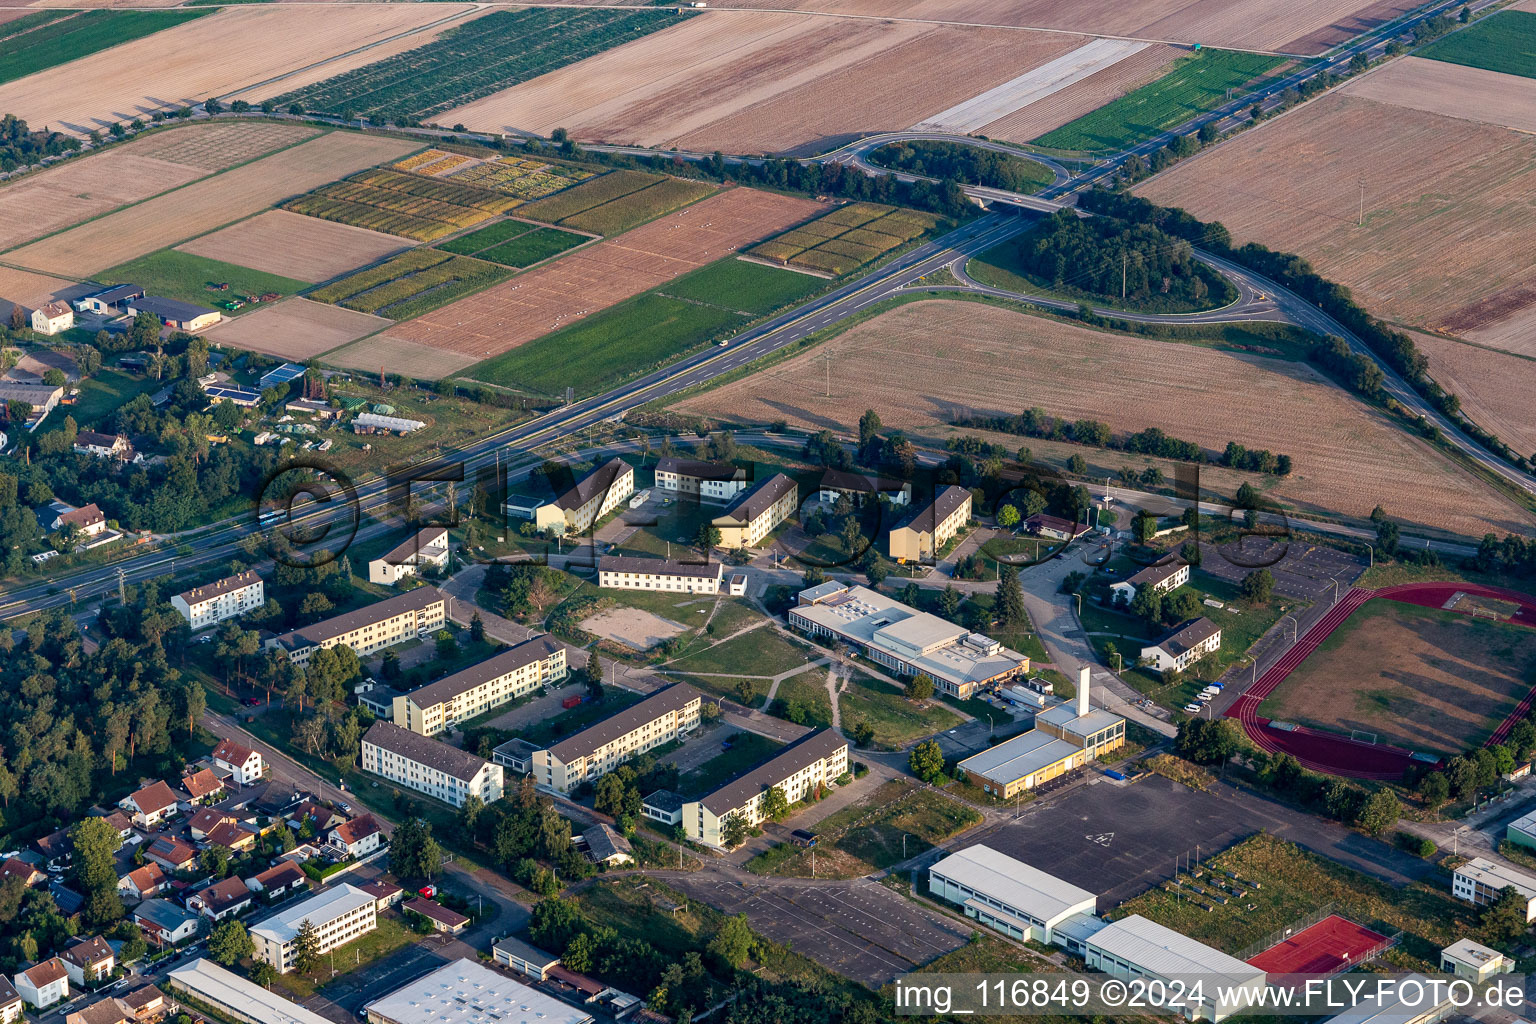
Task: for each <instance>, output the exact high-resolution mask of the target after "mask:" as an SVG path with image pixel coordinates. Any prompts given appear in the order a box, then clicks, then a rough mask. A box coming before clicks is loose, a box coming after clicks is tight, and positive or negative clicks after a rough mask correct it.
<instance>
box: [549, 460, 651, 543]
mask: <svg viewBox="0 0 1536 1024" xmlns="http://www.w3.org/2000/svg"><path fill="white" fill-rule="evenodd" d="M634 493H635V470H634V467H633V466H631V465H630V464H629V463H627V462H625V461H624V460H623V459H618V458H613V459H609V460H608V461H607V462H605V463H603V464H602V465H600V466H598V467H597V468H596V469H594V470H592V472H590V473H588V474H587V475H586V476H584V477H582V478H581V479H580V480H578V481H576V483H575V485H574V486H572V487H571V488H570V489H569V490H567V491H566V492H565V493H564V494H562V495H560V496H559V497H558V498H556V499H555V500H554V501H551V502H546V503H545V504H542V505H540V506H539V507H538V508H537V509H535V510H534V513H533V525H534V526H536V527H538V528H539V529H540V530H554V531H555V532H556V533H581V532H582V531H584V530H586V529H587V527H589V526H591V525H592V524H593V523H595V522H597V521H598V520H599V519H601V518H603V516H605V515H607V514H608V513H609V512H611V511H613V510H614V509H616V508H618V507H619V506H620V505H622V504H623V503H624V502H625V500H627V499H628V498H629V496H630V495H631V494H634Z"/></svg>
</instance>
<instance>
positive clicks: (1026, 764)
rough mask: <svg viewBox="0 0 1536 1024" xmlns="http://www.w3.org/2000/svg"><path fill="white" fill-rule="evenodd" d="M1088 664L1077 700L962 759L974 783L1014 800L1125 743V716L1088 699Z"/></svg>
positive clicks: (1080, 675) (1041, 715) (1036, 717)
mask: <svg viewBox="0 0 1536 1024" xmlns="http://www.w3.org/2000/svg"><path fill="white" fill-rule="evenodd" d="M1088 696H1089V670H1088V669H1087V668H1086V667H1084V668H1083V669H1082V670H1081V671H1080V672H1079V673H1078V683H1077V700H1076V702H1069V703H1062V704H1058V705H1056V706H1055V707H1053V708H1050V709H1049V710H1046V711H1042V712H1040V714H1038V715H1036V716H1035V727H1034V728H1033V729H1030V730H1029V731H1028V732H1023V733H1020V734H1019V735H1017V736H1015V737H1013V738H1012V739H1007V740H1004V741H1003V742H1001V743H999V744H997V745H996V746H994V747H989V748H987V749H986V750H983V751H982V752H981V753H979V754H973V755H972V756H970V757H968V758H966V759H965V760H963V761H961V762H960V763H959V765H958V766H957V767H959V768H960V770H961V771H963V772H965V774H966V776H967V777H968V778H969V780H970V783H971V785H973V786H977V787H980V789H981V790H982V791H983V792H986V793H995V794H997V795H998V796H1000V797H1002V798H1003V799H1005V800H1011V799H1013V798H1014V797H1015V796H1018V795H1019V794H1020V793H1024V792H1027V791H1028V790H1031V789H1034V788H1035V787H1036V786H1039V785H1041V784H1043V783H1046V782H1049V781H1050V780H1051V779H1054V778H1057V777H1059V776H1062V775H1065V774H1066V773H1067V772H1070V771H1072V770H1074V769H1076V768H1081V767H1082V766H1083V765H1085V764H1087V763H1088V762H1090V761H1095V760H1097V759H1099V758H1100V757H1102V756H1104V755H1105V754H1107V753H1109V752H1111V751H1114V750H1118V749H1120V748H1121V747H1123V746H1124V745H1125V719H1123V718H1121V717H1120V716H1119V715H1117V714H1114V713H1113V712H1110V711H1105V710H1103V709H1098V710H1095V709H1094V708H1093V707H1092V706H1091V705H1090V704H1089V701H1088Z"/></svg>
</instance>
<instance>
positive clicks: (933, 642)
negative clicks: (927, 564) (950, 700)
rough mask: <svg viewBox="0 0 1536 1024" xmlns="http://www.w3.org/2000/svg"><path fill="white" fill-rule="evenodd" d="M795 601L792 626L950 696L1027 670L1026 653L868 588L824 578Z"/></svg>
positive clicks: (968, 694)
mask: <svg viewBox="0 0 1536 1024" xmlns="http://www.w3.org/2000/svg"><path fill="white" fill-rule="evenodd" d="M796 601H797V602H798V603H797V604H796V605H795V607H793V608H791V609H790V610H789V624H790V625H791V626H793V627H794V628H795V629H798V630H800V631H802V632H804V633H806V634H808V635H810V636H824V637H831V638H834V639H837V640H842V641H843V642H845V643H847V644H850V645H852V646H853V647H856V648H858V649H859V651H860V652H861V653H862V654H864V656H865V657H867V658H869V659H870V660H871V661H875V662H878V663H879V664H881V665H883V666H885V667H886V668H888V669H890V670H891V671H892V672H895V673H896V674H898V675H906V676H915V675H917V674H919V673H923V674H925V675H927V676H928V677H929V678H931V679H932V680H933V684H934V687H935V688H936V689H937V690H938V691H939V692H940V693H944V694H947V695H949V696H951V697H957V698H959V699H961V700H965V699H966V698H969V697H971V696H974V695H975V693H976V691H977V690H980V689H983V688H985V687H987V686H993V685H1001V684H1002V683H1003V682H1004V681H1005V680H1008V679H1012V678H1013V677H1014V676H1019V675H1026V674H1028V672H1029V658H1028V657H1026V656H1025V655H1022V654H1020V653H1019V652H1018V651H1014V650H1010V649H1008V648H1006V647H1004V646H1003V645H1002V644H1000V643H998V642H997V641H996V640H993V639H992V638H991V637H988V636H984V635H982V634H981V633H972V632H971V631H970V630H968V629H966V628H964V627H963V626H957V625H955V624H954V623H953V622H950V621H948V620H947V619H941V618H939V617H938V616H937V615H931V614H929V613H928V612H920V611H918V610H917V609H916V608H912V607H909V606H908V605H904V604H902V603H901V602H900V601H897V600H896V599H895V598H893V597H888V596H887V595H885V594H882V593H880V592H879V591H876V590H870V589H869V588H868V587H850V586H848V585H846V584H843V583H838V582H836V581H828V582H826V583H821V584H818V585H817V586H814V587H811V588H809V589H808V590H802V591H800V593H799V594H798V595H797V597H796Z"/></svg>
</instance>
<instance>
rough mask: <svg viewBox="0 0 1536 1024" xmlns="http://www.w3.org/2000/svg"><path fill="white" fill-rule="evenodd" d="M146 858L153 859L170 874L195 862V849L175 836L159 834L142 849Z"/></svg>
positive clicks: (185, 868)
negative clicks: (147, 846)
mask: <svg viewBox="0 0 1536 1024" xmlns="http://www.w3.org/2000/svg"><path fill="white" fill-rule="evenodd" d="M144 856H145V858H146V859H148V860H152V861H154V862H155V863H156V864H159V865H160V866H161V867H163V868H165V870H167V871H169V872H170V873H171V874H173V875H174V874H175V873H176V872H178V871H187V870H190V869H191V868H193V867H194V866H196V864H197V851H196V850H194V849H193V848H192V847H190V846H188V845H187V844H186V843H184V842H182V841H181V840H180V839H177V838H176V837H175V836H160V837H158V838H157V839H155V841H154V842H152V843H150V844H149V848H148V849H146V850H145V851H144Z"/></svg>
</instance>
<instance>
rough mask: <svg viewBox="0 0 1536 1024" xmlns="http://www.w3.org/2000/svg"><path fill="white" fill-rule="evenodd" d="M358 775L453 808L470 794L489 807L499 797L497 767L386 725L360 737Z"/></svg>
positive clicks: (432, 740)
mask: <svg viewBox="0 0 1536 1024" xmlns="http://www.w3.org/2000/svg"><path fill="white" fill-rule="evenodd" d="M363 771H365V772H370V773H372V774H374V775H378V776H381V777H383V778H386V779H388V780H390V781H391V782H394V783H398V784H399V785H402V786H406V787H408V788H410V789H414V790H416V791H417V792H419V793H425V794H427V795H428V796H431V797H436V798H437V799H439V800H441V801H443V802H444V803H447V804H449V805H451V806H453V807H462V806H463V805H464V801H465V800H467V799H469V798H470V797H471V796H474V797H478V798H480V800H482V801H484V802H485V803H487V804H490V803H495V802H496V801H497V800H500V799H501V794H502V769H501V765H499V764H493V763H491V762H490V761H483V760H481V759H480V758H478V757H476V756H475V755H474V754H471V753H470V752H469V751H467V750H460V749H459V748H458V747H451V746H449V745H448V744H446V743H442V742H440V741H438V740H435V739H432V738H431V737H430V736H423V735H421V734H420V733H415V732H412V731H411V730H409V729H402V728H400V727H399V726H398V725H394V724H393V723H390V722H374V723H373V724H372V725H371V726H369V727H368V731H367V732H366V733H364V734H363Z"/></svg>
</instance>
